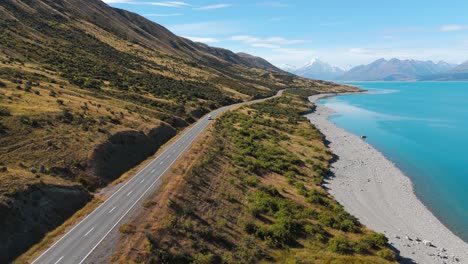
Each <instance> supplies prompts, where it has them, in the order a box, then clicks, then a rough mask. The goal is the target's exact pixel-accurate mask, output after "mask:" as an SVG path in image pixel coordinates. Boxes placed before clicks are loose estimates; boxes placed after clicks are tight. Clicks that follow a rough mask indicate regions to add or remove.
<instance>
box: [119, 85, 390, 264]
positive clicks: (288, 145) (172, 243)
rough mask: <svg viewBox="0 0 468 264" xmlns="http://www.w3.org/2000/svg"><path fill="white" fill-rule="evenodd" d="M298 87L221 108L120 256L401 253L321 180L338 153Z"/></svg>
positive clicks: (286, 259)
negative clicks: (163, 198) (314, 120)
mask: <svg viewBox="0 0 468 264" xmlns="http://www.w3.org/2000/svg"><path fill="white" fill-rule="evenodd" d="M300 93H302V92H300ZM296 94H298V93H297V92H294V91H293V92H288V93H285V95H283V96H282V97H279V98H276V99H272V100H268V101H265V102H262V103H257V104H252V105H248V106H244V107H242V108H240V109H237V110H234V111H230V112H227V113H225V114H223V115H222V116H221V117H219V118H217V119H216V120H215V121H214V124H213V125H212V127H211V129H210V131H209V132H208V134H207V135H205V138H204V139H203V142H202V143H200V144H199V145H198V146H196V147H195V149H196V152H197V153H198V154H197V155H196V157H197V158H194V159H189V160H190V164H183V165H180V166H179V168H181V171H180V172H178V173H175V175H173V176H171V180H174V181H177V178H180V179H181V180H180V182H179V183H178V184H177V186H175V187H173V189H170V190H164V191H167V192H169V193H170V195H169V198H168V199H167V203H165V204H162V205H161V206H158V207H151V208H146V210H145V211H146V212H145V214H144V216H145V217H144V219H141V217H139V219H138V220H136V221H135V222H132V224H135V223H139V224H137V225H136V231H135V233H134V234H132V235H131V236H130V235H129V236H123V237H122V240H121V245H120V248H119V249H118V250H117V251H116V252H118V253H116V254H115V255H114V257H113V259H112V261H120V262H129V261H134V262H136V263H256V262H259V263H270V262H279V263H394V262H395V258H396V257H395V253H394V252H393V251H391V250H390V249H389V248H388V245H387V239H386V238H385V236H384V235H383V234H378V233H375V232H373V231H370V230H368V229H366V228H365V227H364V226H362V225H361V224H360V223H359V221H358V220H357V219H356V218H355V217H353V216H351V215H350V214H349V213H347V212H346V211H345V210H344V209H343V207H342V206H341V205H339V204H338V203H337V202H336V201H335V200H334V199H333V197H331V196H330V195H329V194H328V193H327V192H326V190H325V189H324V188H323V187H322V183H323V180H324V178H325V177H327V174H328V168H329V163H330V161H331V160H332V158H333V155H332V153H331V152H330V151H329V150H328V149H327V148H326V147H325V145H324V138H323V136H322V135H321V134H320V133H319V132H318V131H317V130H316V129H315V128H314V127H313V126H312V125H311V124H310V122H309V121H308V120H307V119H306V118H304V117H302V115H301V114H302V113H304V112H307V111H308V110H309V109H310V108H311V107H312V104H311V103H309V102H307V100H305V99H306V96H298V95H296ZM164 191H163V192H164ZM158 193H159V192H158ZM152 199H154V201H155V202H156V201H159V202H161V200H158V199H157V197H156V196H155V197H153V198H152ZM149 201H151V199H150V200H149ZM128 244H131V245H132V248H131V249H130V248H128V247H127V246H126V245H128Z"/></svg>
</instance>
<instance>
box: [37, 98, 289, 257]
mask: <svg viewBox="0 0 468 264" xmlns="http://www.w3.org/2000/svg"><path fill="white" fill-rule="evenodd" d="M282 92H283V91H282V90H281V91H279V92H278V93H277V94H276V95H275V96H273V97H270V98H266V99H259V100H254V101H249V102H245V103H239V104H234V105H229V106H224V107H221V108H219V109H216V110H214V111H212V112H211V113H209V114H207V115H205V116H204V117H202V118H201V119H200V120H198V121H197V122H196V123H195V124H194V125H193V126H192V127H190V128H188V129H187V130H186V131H184V132H183V133H182V135H180V136H179V138H178V139H177V140H175V141H174V142H172V143H171V144H169V145H168V146H167V147H166V148H165V150H164V151H163V152H161V154H159V155H158V156H157V157H155V158H154V159H153V160H152V161H151V162H150V163H149V164H148V165H146V166H145V167H144V168H143V169H141V170H140V171H139V172H138V173H137V174H136V175H135V176H133V177H132V178H131V179H129V180H128V181H127V182H126V183H125V184H124V185H123V186H122V187H120V189H118V190H117V191H116V192H115V193H114V194H113V195H112V196H111V197H109V198H108V199H107V200H106V201H104V202H103V203H102V204H101V205H100V206H99V207H97V208H96V209H95V210H94V211H93V212H91V213H90V214H89V215H88V216H87V217H85V218H84V219H83V220H82V221H81V222H79V223H78V224H76V225H75V226H74V227H73V228H72V229H71V230H70V231H68V232H67V233H66V234H65V235H63V237H62V238H60V239H59V240H58V241H57V242H55V244H53V245H52V246H51V247H50V248H48V249H47V250H46V251H44V252H43V253H42V254H41V255H40V256H39V257H38V258H37V259H36V260H34V261H33V262H32V263H33V264H42V263H44V264H58V263H67V264H69V263H70V264H75V263H79V264H81V263H85V261H86V259H87V258H88V256H89V255H90V254H91V253H92V252H93V251H94V249H96V247H97V246H98V245H99V244H100V243H101V242H102V241H103V240H104V239H105V238H106V237H107V235H108V234H109V233H110V232H111V231H112V230H113V229H115V228H116V227H117V226H118V225H119V224H120V223H121V221H122V219H123V218H124V217H125V216H127V215H128V214H129V213H131V211H132V209H133V208H134V207H135V206H136V205H139V204H140V203H141V201H142V199H143V197H145V195H148V194H149V193H151V192H153V191H155V190H156V188H157V187H158V186H160V185H161V177H162V176H163V175H164V173H165V172H166V171H167V170H168V169H170V168H171V166H172V165H173V164H174V162H175V161H176V160H177V159H178V158H179V157H180V156H181V155H182V154H183V153H184V152H185V151H186V150H187V149H189V148H190V146H191V145H192V143H193V142H194V140H195V139H196V138H197V137H198V136H199V135H200V134H201V132H203V131H204V130H205V129H206V127H207V126H208V125H209V123H210V122H211V121H210V120H208V116H209V115H211V116H212V118H215V117H216V116H218V115H219V114H221V113H223V112H225V111H226V110H229V109H232V108H234V107H236V106H240V105H243V104H249V103H255V102H260V101H264V100H268V99H271V98H274V97H278V96H281V95H282Z"/></svg>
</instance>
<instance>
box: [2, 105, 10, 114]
mask: <svg viewBox="0 0 468 264" xmlns="http://www.w3.org/2000/svg"><path fill="white" fill-rule="evenodd" d="M9 115H10V110H8V109H7V108H6V107H0V116H9Z"/></svg>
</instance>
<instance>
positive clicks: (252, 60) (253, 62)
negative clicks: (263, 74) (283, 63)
mask: <svg viewBox="0 0 468 264" xmlns="http://www.w3.org/2000/svg"><path fill="white" fill-rule="evenodd" d="M237 55H238V56H239V57H241V58H242V59H243V61H244V63H245V64H247V65H250V66H252V67H256V68H260V69H264V70H272V71H277V72H281V71H282V70H281V69H279V68H277V67H276V66H274V65H273V64H271V63H269V62H268V61H267V60H265V59H263V58H260V57H257V56H253V55H250V54H247V53H244V52H238V53H237Z"/></svg>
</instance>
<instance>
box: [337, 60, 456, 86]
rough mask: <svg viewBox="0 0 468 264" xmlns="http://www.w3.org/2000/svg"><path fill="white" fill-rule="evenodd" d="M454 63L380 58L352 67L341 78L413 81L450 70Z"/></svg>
mask: <svg viewBox="0 0 468 264" xmlns="http://www.w3.org/2000/svg"><path fill="white" fill-rule="evenodd" d="M453 67H454V65H452V64H449V63H446V62H439V63H434V62H432V61H417V60H399V59H395V58H394V59H391V60H385V59H379V60H376V61H374V62H372V63H371V64H368V65H360V66H357V67H354V68H352V69H350V70H349V71H348V72H346V73H345V74H344V75H343V76H341V77H339V80H344V81H411V80H417V79H418V78H419V77H420V76H425V75H430V74H437V73H441V72H445V71H448V70H449V69H451V68H453Z"/></svg>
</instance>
